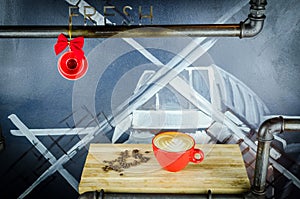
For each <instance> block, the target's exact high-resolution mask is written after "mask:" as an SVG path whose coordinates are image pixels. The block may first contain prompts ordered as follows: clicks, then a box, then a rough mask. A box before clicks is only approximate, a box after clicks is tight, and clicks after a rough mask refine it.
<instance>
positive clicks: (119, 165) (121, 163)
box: [102, 149, 150, 175]
mask: <svg viewBox="0 0 300 199" xmlns="http://www.w3.org/2000/svg"><path fill="white" fill-rule="evenodd" d="M148 153H149V152H148ZM130 157H132V158H134V160H133V161H132V162H127V160H128V158H130ZM149 160H150V158H149V157H146V156H144V155H143V154H141V153H140V152H139V150H138V149H134V150H132V152H131V155H129V151H128V150H125V151H122V152H121V153H120V156H119V157H117V158H116V159H114V160H111V161H108V160H104V161H103V163H105V164H106V165H105V166H104V167H102V169H103V171H105V172H108V171H109V170H113V171H117V172H122V171H123V170H124V169H127V168H129V167H132V166H137V165H139V164H141V163H145V162H148V161H149ZM122 175H123V173H122Z"/></svg>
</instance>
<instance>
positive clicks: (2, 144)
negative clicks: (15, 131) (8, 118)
mask: <svg viewBox="0 0 300 199" xmlns="http://www.w3.org/2000/svg"><path fill="white" fill-rule="evenodd" d="M4 148H5V140H4V137H3V135H2V128H1V126H0V152H1V151H3V150H4Z"/></svg>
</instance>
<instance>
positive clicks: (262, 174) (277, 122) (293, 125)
mask: <svg viewBox="0 0 300 199" xmlns="http://www.w3.org/2000/svg"><path fill="white" fill-rule="evenodd" d="M292 131H300V119H284V118H283V117H277V118H271V119H268V120H266V121H264V122H263V123H262V124H261V126H260V127H259V130H258V145H257V155H256V163H255V171H254V181H253V186H252V190H251V191H252V193H253V194H255V195H265V188H266V177H267V170H268V163H269V155H270V144H271V142H272V141H273V139H274V134H275V133H282V132H292Z"/></svg>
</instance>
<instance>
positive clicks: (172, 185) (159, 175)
mask: <svg viewBox="0 0 300 199" xmlns="http://www.w3.org/2000/svg"><path fill="white" fill-rule="evenodd" d="M196 146H197V147H198V148H200V149H203V150H204V152H205V159H204V160H203V162H202V163H200V164H194V163H189V164H188V166H187V167H186V168H185V169H183V170H181V171H179V172H175V173H174V172H168V171H165V170H163V169H162V168H161V167H160V166H159V164H158V163H157V162H156V159H155V157H154V154H153V151H152V146H151V145H150V144H91V145H90V148H89V152H88V155H87V158H86V162H85V165H84V168H83V172H82V176H81V180H80V183H79V193H80V194H82V193H84V192H87V191H95V190H98V191H100V190H101V189H103V190H104V191H105V192H114V193H117V192H122V193H185V194H206V193H207V192H208V190H211V192H212V193H213V194H241V193H245V192H247V191H249V190H250V182H249V179H248V177H247V173H246V169H245V166H244V162H243V159H242V155H241V152H240V148H239V145H236V144H215V145H196ZM135 149H137V150H139V154H142V155H143V157H148V158H150V159H149V160H148V161H147V162H145V163H140V164H138V165H136V166H131V167H129V168H126V169H124V170H123V171H115V170H107V167H106V169H105V166H107V165H108V164H107V163H105V162H103V161H111V160H114V159H117V158H118V157H119V156H120V153H121V152H124V151H125V150H128V152H129V154H130V155H131V152H132V151H133V150H135ZM133 161H134V158H132V157H130V158H128V160H127V162H133Z"/></svg>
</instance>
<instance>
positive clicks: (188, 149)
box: [152, 131, 204, 172]
mask: <svg viewBox="0 0 300 199" xmlns="http://www.w3.org/2000/svg"><path fill="white" fill-rule="evenodd" d="M152 148H153V151H154V155H155V157H156V159H157V161H158V163H159V164H160V165H161V166H162V168H163V169H165V170H167V171H171V172H176V171H180V170H182V169H183V168H185V167H186V166H187V164H188V163H189V162H193V163H200V162H202V161H203V159H204V153H203V151H202V150H200V149H197V148H195V140H194V139H193V138H192V137H191V136H189V135H187V134H185V133H181V132H173V131H172V132H161V133H158V134H157V135H156V136H154V138H153V139H152Z"/></svg>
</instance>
